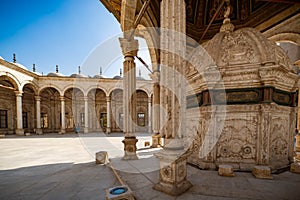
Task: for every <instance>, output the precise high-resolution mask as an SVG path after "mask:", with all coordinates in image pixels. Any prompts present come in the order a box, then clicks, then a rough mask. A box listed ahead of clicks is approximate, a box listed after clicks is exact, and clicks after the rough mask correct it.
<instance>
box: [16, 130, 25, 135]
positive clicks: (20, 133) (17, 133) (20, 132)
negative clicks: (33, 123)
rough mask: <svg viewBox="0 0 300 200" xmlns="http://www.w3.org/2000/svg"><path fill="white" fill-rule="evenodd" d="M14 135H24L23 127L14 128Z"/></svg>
mask: <svg viewBox="0 0 300 200" xmlns="http://www.w3.org/2000/svg"><path fill="white" fill-rule="evenodd" d="M15 132H16V135H24V129H16V131H15Z"/></svg>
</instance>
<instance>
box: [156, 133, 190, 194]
mask: <svg viewBox="0 0 300 200" xmlns="http://www.w3.org/2000/svg"><path fill="white" fill-rule="evenodd" d="M181 144H182V141H180V139H173V141H171V142H170V143H169V146H166V147H165V148H164V149H163V150H161V151H160V152H158V153H157V154H155V156H156V157H158V158H159V159H160V170H159V183H157V184H155V185H154V186H153V189H155V190H158V191H161V192H164V193H167V194H169V195H173V196H178V195H181V194H182V193H184V192H186V191H187V190H188V189H189V188H191V187H192V184H191V183H190V182H189V181H188V180H187V179H186V176H187V165H186V160H187V157H188V155H189V154H188V153H187V152H185V151H184V148H183V146H182V145H181Z"/></svg>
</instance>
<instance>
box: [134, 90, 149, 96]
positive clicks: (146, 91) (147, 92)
mask: <svg viewBox="0 0 300 200" xmlns="http://www.w3.org/2000/svg"><path fill="white" fill-rule="evenodd" d="M136 91H142V92H145V93H146V95H147V97H151V95H150V93H149V91H148V90H146V89H145V88H137V89H136Z"/></svg>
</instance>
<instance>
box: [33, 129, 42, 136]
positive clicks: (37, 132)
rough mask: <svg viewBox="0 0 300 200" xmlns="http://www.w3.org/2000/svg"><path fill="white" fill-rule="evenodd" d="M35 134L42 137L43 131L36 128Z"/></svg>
mask: <svg viewBox="0 0 300 200" xmlns="http://www.w3.org/2000/svg"><path fill="white" fill-rule="evenodd" d="M35 134H37V135H42V134H43V130H42V129H41V128H37V129H35Z"/></svg>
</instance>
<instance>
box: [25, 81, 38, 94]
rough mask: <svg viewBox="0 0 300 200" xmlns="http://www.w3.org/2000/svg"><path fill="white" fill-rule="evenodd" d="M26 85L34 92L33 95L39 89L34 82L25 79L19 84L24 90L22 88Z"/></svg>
mask: <svg viewBox="0 0 300 200" xmlns="http://www.w3.org/2000/svg"><path fill="white" fill-rule="evenodd" d="M27 86H29V87H30V88H31V89H32V90H33V92H34V94H35V95H37V94H38V90H39V89H38V87H37V85H36V84H34V83H33V82H31V81H25V82H23V83H22V85H21V90H22V91H24V88H25V87H27Z"/></svg>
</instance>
